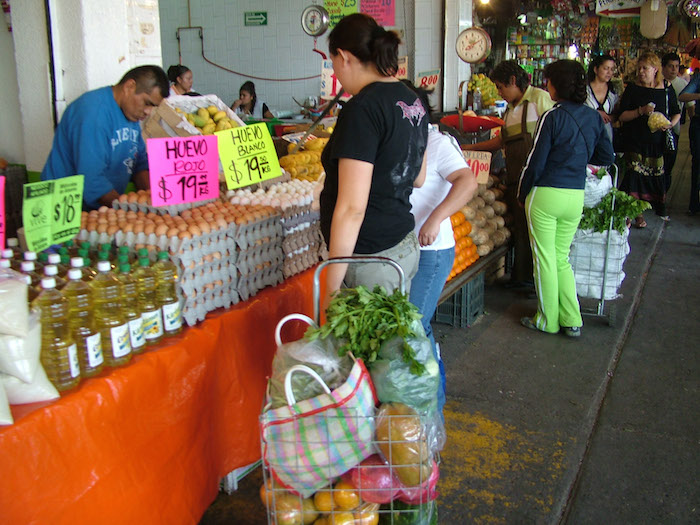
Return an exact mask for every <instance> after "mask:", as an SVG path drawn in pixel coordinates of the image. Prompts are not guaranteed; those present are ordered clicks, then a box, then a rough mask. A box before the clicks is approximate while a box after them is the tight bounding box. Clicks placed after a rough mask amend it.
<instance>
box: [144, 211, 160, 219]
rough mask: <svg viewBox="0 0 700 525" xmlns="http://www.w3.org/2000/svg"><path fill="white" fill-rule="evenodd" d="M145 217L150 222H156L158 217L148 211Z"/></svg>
mask: <svg viewBox="0 0 700 525" xmlns="http://www.w3.org/2000/svg"><path fill="white" fill-rule="evenodd" d="M146 217H147V218H149V219H151V220H152V221H154V220H156V218H158V217H160V216H159V215H158V214H157V213H153V212H152V211H149V212H148V213H147V214H146Z"/></svg>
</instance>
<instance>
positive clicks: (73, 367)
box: [68, 343, 80, 377]
mask: <svg viewBox="0 0 700 525" xmlns="http://www.w3.org/2000/svg"><path fill="white" fill-rule="evenodd" d="M68 362H69V363H70V376H71V377H78V376H79V375H80V362H79V361H78V345H76V344H75V343H73V344H72V345H70V346H69V347H68Z"/></svg>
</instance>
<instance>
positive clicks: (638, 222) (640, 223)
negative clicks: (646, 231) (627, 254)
mask: <svg viewBox="0 0 700 525" xmlns="http://www.w3.org/2000/svg"><path fill="white" fill-rule="evenodd" d="M634 227H635V228H639V229H642V228H646V227H647V221H645V220H644V217H642V216H641V215H640V216H639V217H637V218H636V219H634Z"/></svg>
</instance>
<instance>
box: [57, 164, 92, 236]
mask: <svg viewBox="0 0 700 525" xmlns="http://www.w3.org/2000/svg"><path fill="white" fill-rule="evenodd" d="M84 179H85V177H83V176H82V175H73V176H72V177H64V178H62V179H57V180H56V181H54V182H55V185H54V193H53V200H52V206H53V207H52V210H53V216H52V218H51V219H52V223H51V236H52V241H51V244H58V243H60V242H65V241H68V240H70V239H72V238H74V237H75V236H76V235H78V232H79V231H80V212H81V211H82V209H83V180H84Z"/></svg>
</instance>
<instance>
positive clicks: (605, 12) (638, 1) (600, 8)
mask: <svg viewBox="0 0 700 525" xmlns="http://www.w3.org/2000/svg"><path fill="white" fill-rule="evenodd" d="M644 2H646V0H596V3H595V13H596V14H597V15H598V16H607V17H611V18H624V17H630V16H639V12H640V10H641V7H642V4H643V3H644Z"/></svg>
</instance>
